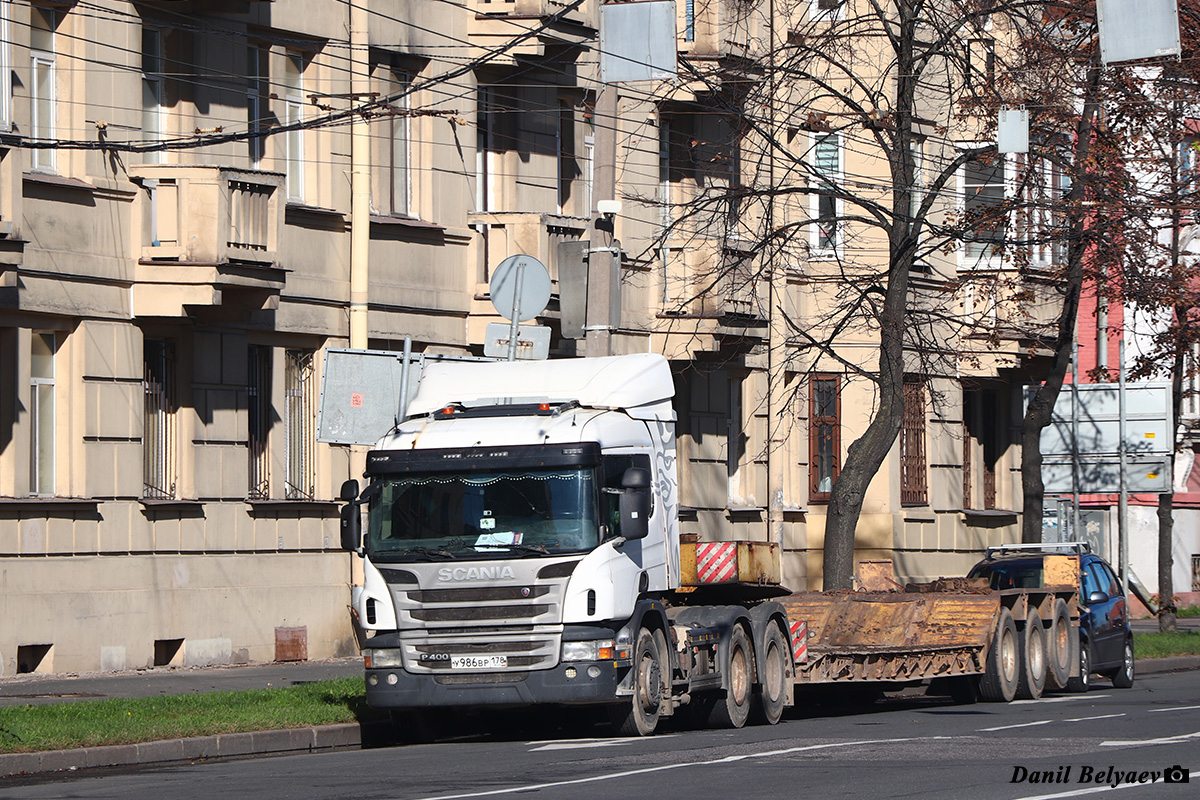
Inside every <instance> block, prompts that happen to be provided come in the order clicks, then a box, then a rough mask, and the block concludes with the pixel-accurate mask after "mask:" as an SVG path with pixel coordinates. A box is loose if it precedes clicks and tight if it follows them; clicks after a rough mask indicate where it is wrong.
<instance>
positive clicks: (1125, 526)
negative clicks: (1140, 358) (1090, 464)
mask: <svg viewBox="0 0 1200 800" xmlns="http://www.w3.org/2000/svg"><path fill="white" fill-rule="evenodd" d="M1117 358H1118V359H1119V364H1118V367H1117V376H1118V378H1117V380H1118V386H1119V389H1118V391H1119V396H1118V404H1117V414H1118V417H1119V419H1120V431H1121V434H1120V435H1121V445H1120V448H1119V449H1118V451H1117V452H1118V454H1119V455H1120V457H1121V499H1120V501H1119V503H1118V506H1117V547H1118V548H1119V552H1120V558H1121V560H1120V565H1119V566H1120V570H1121V589H1122V591H1124V592H1125V593H1126V594H1128V592H1129V589H1128V587H1129V478H1128V476H1127V475H1126V472H1127V468H1128V460H1129V454H1128V449H1129V448H1128V443H1127V442H1126V441H1125V437H1126V430H1125V429H1126V420H1125V417H1126V412H1125V399H1126V398H1125V337H1124V336H1122V337H1121V339H1120V340H1119V341H1118V342H1117Z"/></svg>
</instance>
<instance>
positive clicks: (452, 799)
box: [417, 736, 955, 800]
mask: <svg viewBox="0 0 1200 800" xmlns="http://www.w3.org/2000/svg"><path fill="white" fill-rule="evenodd" d="M954 738H955V737H953V736H914V737H909V738H905V739H862V740H858V741H853V742H831V743H829V744H810V745H805V746H803V747H788V748H785V749H783V750H763V751H761V752H758V753H743V754H741V755H736V756H725V757H724V758H714V759H712V760H710V761H688V762H684V763H677V764H662V765H660V766H657V767H645V768H643V769H630V770H625V771H623V772H610V773H608V774H605V775H593V776H592V777H590V778H574V779H572V780H568V781H553V782H550V783H534V784H527V785H525V786H509V787H507V788H504V789H489V790H486V791H482V792H464V793H462V794H440V795H436V796H431V797H421V798H417V800H462V798H466V797H495V796H497V795H502V794H517V793H519V792H536V791H540V790H542V789H555V788H557V787H559V786H578V785H580V784H584V783H598V782H600V781H610V780H616V779H618V778H630V777H633V776H635V775H648V774H650V773H652V772H665V771H667V770H672V769H681V768H684V767H709V766H714V765H718V764H733V763H736V762H738V761H747V760H749V759H752V758H774V757H776V756H787V755H791V754H793V753H804V752H810V751H812V750H829V749H833V748H838V747H859V746H862V745H868V744H894V743H896V742H933V741H942V740H946V739H954Z"/></svg>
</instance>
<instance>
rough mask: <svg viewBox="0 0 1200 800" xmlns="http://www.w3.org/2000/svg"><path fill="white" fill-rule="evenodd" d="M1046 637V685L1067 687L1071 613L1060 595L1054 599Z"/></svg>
mask: <svg viewBox="0 0 1200 800" xmlns="http://www.w3.org/2000/svg"><path fill="white" fill-rule="evenodd" d="M1047 633H1048V634H1049V635H1048V636H1047V639H1046V642H1047V644H1046V661H1047V663H1048V664H1049V667H1050V673H1049V677H1048V678H1047V680H1046V685H1047V686H1048V687H1050V688H1051V689H1065V688H1067V681H1069V680H1070V679H1071V636H1072V632H1071V615H1070V614H1069V613H1067V601H1066V600H1063V599H1062V598H1061V597H1060V598H1058V599H1057V600H1055V601H1054V619H1053V620H1052V621H1051V623H1050V630H1049V631H1047Z"/></svg>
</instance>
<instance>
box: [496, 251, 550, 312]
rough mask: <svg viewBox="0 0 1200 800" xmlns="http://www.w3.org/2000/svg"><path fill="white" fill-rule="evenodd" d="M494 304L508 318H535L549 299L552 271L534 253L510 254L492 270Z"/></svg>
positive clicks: (544, 307) (543, 309) (544, 308)
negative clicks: (532, 254)
mask: <svg viewBox="0 0 1200 800" xmlns="http://www.w3.org/2000/svg"><path fill="white" fill-rule="evenodd" d="M488 286H489V288H490V289H491V292H492V305H494V306H495V307H496V311H498V312H499V313H500V316H502V317H504V318H505V319H511V320H516V321H517V322H521V321H523V320H528V319H533V318H534V317H536V316H537V315H538V314H541V313H542V312H543V311H545V310H546V304H547V303H549V302H550V271H549V270H548V269H546V265H545V264H543V263H542V262H540V261H538V260H537V259H536V258H534V257H533V256H527V255H516V256H509V257H508V258H506V259H504V260H503V261H501V262H500V265H499V266H498V267H496V269H495V270H493V271H492V280H491V281H490V282H489V283H488Z"/></svg>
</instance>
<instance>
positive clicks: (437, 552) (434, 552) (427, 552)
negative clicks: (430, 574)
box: [394, 547, 458, 561]
mask: <svg viewBox="0 0 1200 800" xmlns="http://www.w3.org/2000/svg"><path fill="white" fill-rule="evenodd" d="M394 552H396V553H398V554H399V555H407V554H409V553H412V554H413V555H418V556H425V557H426V558H428V559H429V560H430V561H432V560H434V558H441V559H445V560H448V561H453V560H454V559H456V558H458V556H456V555H454V553H451V552H450V551H449V550H443V549H441V548H435V547H406V548H404V549H403V550H396V551H394Z"/></svg>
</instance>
